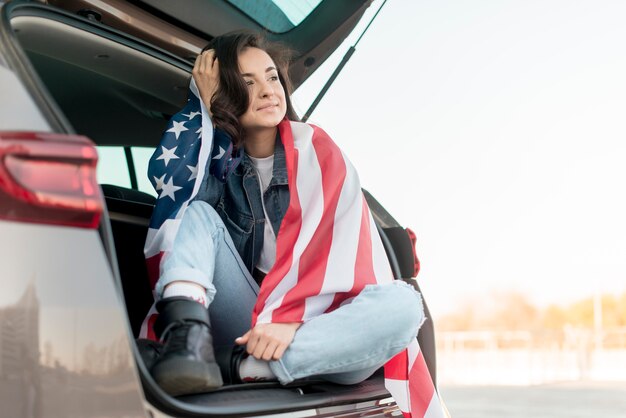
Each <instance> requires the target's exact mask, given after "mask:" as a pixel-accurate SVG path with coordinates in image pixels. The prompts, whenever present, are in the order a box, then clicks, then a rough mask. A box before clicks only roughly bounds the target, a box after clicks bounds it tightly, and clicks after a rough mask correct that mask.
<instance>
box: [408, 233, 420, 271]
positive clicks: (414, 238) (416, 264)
mask: <svg viewBox="0 0 626 418" xmlns="http://www.w3.org/2000/svg"><path fill="white" fill-rule="evenodd" d="M406 233H407V234H408V235H409V239H410V240H411V244H412V247H413V276H412V277H416V276H417V273H419V272H420V259H419V258H417V248H415V246H416V244H417V236H416V235H415V232H413V230H412V229H409V228H406Z"/></svg>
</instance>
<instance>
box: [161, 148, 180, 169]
mask: <svg viewBox="0 0 626 418" xmlns="http://www.w3.org/2000/svg"><path fill="white" fill-rule="evenodd" d="M176 148H178V147H174V148H170V149H167V148H165V147H164V146H163V145H161V149H162V150H163V154H161V156H159V157H157V160H163V161H165V167H167V163H169V162H170V160H178V159H179V158H180V157H179V156H178V155H176V154H174V152H175V151H176Z"/></svg>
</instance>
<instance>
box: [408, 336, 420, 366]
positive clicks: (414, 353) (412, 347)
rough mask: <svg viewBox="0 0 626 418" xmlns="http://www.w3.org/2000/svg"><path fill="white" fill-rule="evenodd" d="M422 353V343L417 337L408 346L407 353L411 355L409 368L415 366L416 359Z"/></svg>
mask: <svg viewBox="0 0 626 418" xmlns="http://www.w3.org/2000/svg"><path fill="white" fill-rule="evenodd" d="M419 354H420V345H419V343H418V342H417V339H415V338H414V339H413V340H412V341H411V342H410V343H409V346H408V347H407V355H408V357H409V370H411V369H412V368H413V364H415V360H417V357H418V356H419Z"/></svg>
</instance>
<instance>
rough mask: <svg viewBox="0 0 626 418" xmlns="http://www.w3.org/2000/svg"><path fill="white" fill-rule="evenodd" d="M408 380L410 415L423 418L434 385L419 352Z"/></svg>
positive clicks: (433, 390)
mask: <svg viewBox="0 0 626 418" xmlns="http://www.w3.org/2000/svg"><path fill="white" fill-rule="evenodd" d="M408 378H409V396H410V398H411V413H412V414H413V416H415V417H423V416H424V414H426V410H427V409H428V406H429V405H430V401H431V400H432V398H433V394H434V393H435V385H434V384H433V381H432V378H431V377H430V373H429V372H428V367H427V366H426V361H425V360H424V356H423V355H422V352H421V351H420V352H419V355H418V356H417V358H416V359H415V363H413V367H412V368H411V370H410V372H409V376H408Z"/></svg>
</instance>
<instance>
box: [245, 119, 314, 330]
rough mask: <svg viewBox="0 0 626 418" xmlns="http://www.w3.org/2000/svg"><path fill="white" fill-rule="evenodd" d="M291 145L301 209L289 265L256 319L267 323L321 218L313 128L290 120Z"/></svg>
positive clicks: (293, 277) (289, 285) (292, 282)
mask: <svg viewBox="0 0 626 418" xmlns="http://www.w3.org/2000/svg"><path fill="white" fill-rule="evenodd" d="M291 129H292V132H293V140H294V147H295V148H296V149H297V150H298V169H297V172H296V173H295V177H296V185H297V188H298V199H299V201H300V207H301V208H302V227H301V229H300V234H299V235H298V237H297V239H296V243H295V245H294V247H293V250H292V251H293V256H292V260H293V264H292V265H291V267H290V269H289V272H288V273H287V274H286V275H285V277H284V278H283V279H282V280H281V281H280V283H279V284H278V286H276V288H275V289H274V291H272V293H271V294H270V295H269V296H268V298H267V300H266V301H265V306H264V307H263V310H262V312H261V314H260V315H259V317H258V319H257V322H259V323H269V322H271V318H272V312H273V311H274V310H275V309H276V308H278V307H279V306H280V305H281V303H282V301H283V298H284V296H285V294H286V293H287V292H288V291H289V290H290V289H291V288H293V287H294V286H295V285H296V283H297V282H298V266H299V260H300V257H301V256H302V253H303V252H304V250H305V249H306V247H307V245H308V244H309V242H310V241H311V237H312V236H313V234H314V233H315V231H316V229H317V227H318V226H319V223H320V220H321V219H322V212H323V209H324V202H323V199H322V196H323V193H322V173H321V170H320V166H319V163H318V161H317V155H316V154H315V150H314V148H313V142H312V138H313V128H312V127H311V126H309V125H306V124H304V123H297V122H291Z"/></svg>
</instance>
